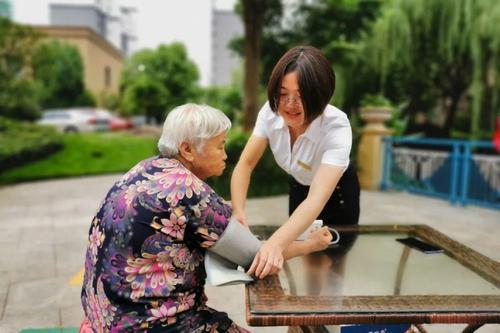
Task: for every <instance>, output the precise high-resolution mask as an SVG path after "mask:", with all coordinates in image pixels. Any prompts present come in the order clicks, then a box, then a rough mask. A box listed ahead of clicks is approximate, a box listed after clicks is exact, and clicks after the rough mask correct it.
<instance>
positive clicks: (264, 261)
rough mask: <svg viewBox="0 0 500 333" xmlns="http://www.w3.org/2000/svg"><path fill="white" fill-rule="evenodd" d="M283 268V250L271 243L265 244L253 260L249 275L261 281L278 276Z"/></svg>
mask: <svg viewBox="0 0 500 333" xmlns="http://www.w3.org/2000/svg"><path fill="white" fill-rule="evenodd" d="M282 267H283V249H281V248H280V247H279V246H277V245H275V244H273V243H272V242H270V241H267V242H264V243H263V244H262V246H261V247H260V249H259V251H258V252H257V254H256V255H255V258H254V259H253V262H252V265H251V266H250V268H249V269H248V271H247V274H249V275H254V276H256V277H257V278H259V279H262V278H264V277H266V276H267V275H272V274H277V273H278V272H279V271H280V270H281V268H282Z"/></svg>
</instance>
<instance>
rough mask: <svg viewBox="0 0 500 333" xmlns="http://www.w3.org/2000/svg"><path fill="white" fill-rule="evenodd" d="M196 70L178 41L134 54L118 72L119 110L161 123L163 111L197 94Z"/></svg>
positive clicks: (163, 116) (163, 115)
mask: <svg viewBox="0 0 500 333" xmlns="http://www.w3.org/2000/svg"><path fill="white" fill-rule="evenodd" d="M198 77H199V75H198V69H197V67H196V65H195V64H194V63H193V62H192V61H191V60H190V59H189V58H188V56H187V52H186V49H185V47H184V45H183V44H181V43H173V44H170V45H160V46H159V47H158V48H157V49H156V50H149V49H147V50H142V51H139V52H137V53H135V54H134V55H133V56H132V57H131V58H130V59H129V60H128V61H127V63H126V64H125V67H124V69H123V71H122V76H121V81H120V90H121V93H122V96H123V99H122V111H123V112H125V113H128V114H145V115H146V117H147V118H148V120H151V119H154V120H155V121H156V122H158V123H159V122H161V121H163V119H164V118H165V116H166V114H165V112H166V111H167V110H171V109H172V108H173V107H175V106H178V105H180V104H184V103H186V102H188V101H190V100H192V99H194V98H196V97H197V96H198V95H199V86H198V83H197V82H198Z"/></svg>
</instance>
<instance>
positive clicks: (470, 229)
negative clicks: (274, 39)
mask: <svg viewBox="0 0 500 333" xmlns="http://www.w3.org/2000/svg"><path fill="white" fill-rule="evenodd" d="M117 177H119V176H118V175H108V176H98V177H85V178H72V179H66V180H55V181H45V182H33V183H27V184H21V185H16V186H8V187H3V188H0V253H2V254H3V255H2V256H0V332H1V333H4V332H5V333H7V332H16V333H17V332H19V330H20V329H23V328H53V327H75V326H78V325H79V323H80V320H81V318H82V310H81V306H80V297H79V296H80V295H79V294H80V285H79V275H78V273H79V272H80V271H81V269H82V266H83V256H84V250H85V247H86V237H87V231H88V228H89V225H90V220H91V218H92V216H93V214H94V213H95V210H96V209H97V206H98V205H99V203H100V201H101V200H102V198H103V197H104V195H105V193H106V191H107V190H108V188H109V187H110V186H111V184H112V183H113V182H114V181H115V180H116V179H117ZM248 206H249V207H248V211H247V214H248V216H249V220H250V222H251V223H252V224H279V223H281V222H282V221H284V220H285V218H286V212H287V199H286V197H285V196H278V197H272V198H265V199H253V200H250V202H249V204H248ZM361 206H362V207H361V212H362V213H361V221H360V223H361V224H386V223H390V224H393V223H397V224H419V223H423V224H429V225H431V226H432V227H434V228H436V229H438V230H440V231H442V232H444V233H445V234H447V235H448V236H450V237H452V238H454V239H456V240H458V241H460V242H462V243H464V244H466V245H468V246H470V247H471V248H473V249H475V250H477V251H479V252H480V253H482V254H484V255H487V256H489V257H491V258H493V259H495V260H497V261H500V242H499V240H498V239H499V234H500V233H499V230H500V212H499V211H494V210H489V209H483V208H478V207H472V206H470V207H466V208H463V207H455V206H451V205H449V204H448V202H445V201H441V200H436V199H430V198H426V197H421V196H414V195H409V194H404V193H390V192H389V193H380V192H363V193H362V197H361ZM207 294H208V298H209V300H210V301H209V304H210V305H211V306H213V307H214V308H217V309H219V310H224V311H226V312H228V313H229V314H230V316H231V318H233V319H234V320H235V321H236V322H237V323H239V324H240V325H243V326H245V325H246V324H245V317H244V314H245V311H244V304H243V300H244V294H243V287H242V286H241V285H240V286H230V287H222V288H217V289H216V288H207ZM235 295H239V296H238V297H235ZM453 326H454V327H450V326H449V325H448V326H444V325H433V326H432V327H430V332H431V333H432V332H457V331H458V330H459V328H460V327H463V325H453ZM428 328H429V327H428ZM252 331H254V332H286V329H285V328H267V329H266V328H252ZM478 332H480V333H483V332H484V333H486V332H500V327H499V326H493V325H487V326H485V327H483V328H481V329H480V330H478Z"/></svg>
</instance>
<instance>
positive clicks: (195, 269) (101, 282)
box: [82, 157, 248, 332]
mask: <svg viewBox="0 0 500 333" xmlns="http://www.w3.org/2000/svg"><path fill="white" fill-rule="evenodd" d="M230 216H231V207H230V206H229V205H228V204H226V203H225V202H224V201H223V199H222V198H221V197H220V196H218V195H217V194H216V193H215V192H214V191H213V190H212V189H211V188H210V187H209V186H208V185H207V184H206V183H204V182H203V181H201V180H200V179H198V178H197V177H196V176H195V175H193V174H192V173H191V172H190V171H189V170H187V169H186V168H185V167H184V166H183V165H182V164H181V163H180V162H179V161H177V160H175V159H168V158H162V157H153V158H150V159H147V160H144V161H142V162H140V163H139V164H137V165H136V166H135V167H133V168H132V169H131V170H130V171H129V172H128V173H126V174H125V175H124V176H123V177H122V179H121V180H119V181H118V182H117V183H115V184H114V186H113V187H112V188H111V189H110V191H109V192H108V194H107V196H106V198H105V199H104V201H103V202H102V204H101V207H100V208H99V210H98V212H97V214H96V216H95V217H94V219H93V221H92V225H91V227H90V232H89V245H88V249H87V253H86V257H85V276H84V282H83V288H82V304H83V308H84V311H85V314H86V317H87V319H88V320H89V321H90V322H91V323H92V328H93V330H94V331H95V332H248V331H246V330H245V329H243V328H240V327H238V326H237V325H236V324H234V323H233V322H232V321H231V319H229V318H228V316H227V314H226V313H224V312H217V311H216V310H213V309H211V308H209V307H207V306H206V304H205V302H206V296H205V293H204V285H205V278H206V273H205V268H204V265H203V259H204V256H205V251H206V249H207V248H209V247H210V246H212V245H213V244H215V242H216V241H217V239H218V238H219V236H220V235H221V234H222V232H223V231H224V229H225V228H226V226H227V224H228V222H229V218H230Z"/></svg>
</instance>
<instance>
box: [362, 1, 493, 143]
mask: <svg viewBox="0 0 500 333" xmlns="http://www.w3.org/2000/svg"><path fill="white" fill-rule="evenodd" d="M496 22H500V2H498V1H495V0H482V1H472V0H454V1H447V0H392V1H389V2H388V3H387V5H386V6H385V7H384V8H383V11H382V15H381V16H380V18H379V19H378V20H377V21H376V23H375V25H374V30H373V33H372V34H371V36H370V37H369V38H368V39H367V41H366V48H365V49H364V50H365V53H366V54H369V56H368V57H367V59H368V60H369V61H370V62H371V63H372V64H373V67H374V69H375V70H376V71H377V73H379V75H380V77H381V78H382V80H383V82H384V83H385V84H386V85H390V82H389V81H390V80H391V78H394V77H397V78H398V80H399V84H400V85H401V87H402V89H403V90H404V91H405V94H406V96H408V98H409V99H410V104H409V107H410V111H412V112H416V111H421V110H422V108H425V109H424V110H425V111H427V110H428V109H429V108H436V107H438V108H440V109H441V110H442V111H443V112H444V115H445V121H444V125H443V127H444V130H445V132H446V133H449V132H450V130H451V128H452V127H453V124H454V120H455V116H456V114H457V111H458V109H459V107H460V105H461V104H463V105H466V100H467V98H468V96H470V97H471V98H472V107H471V111H472V114H471V122H470V124H471V128H470V130H471V133H472V136H474V137H478V136H479V132H480V130H481V129H485V130H488V131H492V130H493V126H494V119H495V111H494V110H496V113H497V114H498V112H499V111H498V109H499V107H500V101H499V98H498V97H499V95H500V81H499V80H498V79H497V77H496V76H497V73H498V72H499V71H500V28H499V27H500V26H499V25H498V23H496ZM482 119H484V121H483V122H482V121H481V120H482Z"/></svg>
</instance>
